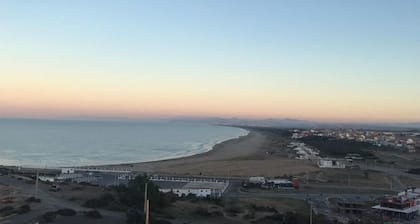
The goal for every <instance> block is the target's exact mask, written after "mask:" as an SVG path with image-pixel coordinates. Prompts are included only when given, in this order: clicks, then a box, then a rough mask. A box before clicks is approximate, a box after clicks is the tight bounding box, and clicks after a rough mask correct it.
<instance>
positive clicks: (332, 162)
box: [318, 158, 346, 169]
mask: <svg viewBox="0 0 420 224" xmlns="http://www.w3.org/2000/svg"><path fill="white" fill-rule="evenodd" d="M318 166H319V168H336V169H343V168H346V164H345V162H344V160H343V159H335V158H320V159H319V160H318Z"/></svg>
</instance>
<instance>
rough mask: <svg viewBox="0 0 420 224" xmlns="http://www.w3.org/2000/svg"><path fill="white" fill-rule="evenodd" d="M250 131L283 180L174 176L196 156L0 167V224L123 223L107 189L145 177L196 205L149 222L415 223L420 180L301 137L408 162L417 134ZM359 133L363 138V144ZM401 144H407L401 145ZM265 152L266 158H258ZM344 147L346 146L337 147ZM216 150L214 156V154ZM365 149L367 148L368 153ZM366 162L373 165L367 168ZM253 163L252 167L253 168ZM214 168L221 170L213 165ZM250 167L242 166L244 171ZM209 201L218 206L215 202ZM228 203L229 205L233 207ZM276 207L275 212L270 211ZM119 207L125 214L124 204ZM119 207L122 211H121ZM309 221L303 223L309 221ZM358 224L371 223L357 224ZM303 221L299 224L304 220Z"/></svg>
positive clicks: (235, 174)
mask: <svg viewBox="0 0 420 224" xmlns="http://www.w3.org/2000/svg"><path fill="white" fill-rule="evenodd" d="M248 129H249V130H250V135H249V136H254V137H251V139H252V138H257V137H256V136H258V139H259V138H260V137H261V136H264V142H265V143H264V144H263V145H265V147H263V148H261V149H260V150H258V151H255V152H254V153H257V154H255V158H261V156H264V158H262V159H260V160H261V162H263V163H266V165H265V166H266V167H269V163H270V162H272V161H274V163H275V164H276V166H277V167H278V169H279V170H278V171H282V170H283V171H286V172H282V173H283V174H282V175H280V174H281V173H280V172H278V173H277V175H270V172H264V171H263V170H260V171H258V172H259V173H256V172H249V174H248V175H243V172H239V171H237V170H235V169H234V168H235V167H231V168H229V167H225V169H226V170H225V171H226V173H225V174H224V175H220V174H216V175H215V174H211V173H208V172H206V170H197V171H193V170H180V169H177V168H175V167H176V164H177V163H178V162H180V163H181V164H183V167H184V166H185V165H187V164H188V163H189V161H190V160H191V162H192V161H193V159H194V160H197V161H201V160H200V157H197V158H194V157H192V158H191V159H189V160H187V159H178V160H169V161H162V162H155V163H156V165H155V166H152V164H148V163H146V164H138V165H131V166H103V167H101V166H91V167H64V168H55V169H54V168H51V169H41V170H40V169H31V168H25V167H3V168H2V169H1V170H2V176H0V187H1V191H0V192H2V195H0V196H1V197H0V199H1V200H2V203H4V205H7V206H5V207H3V208H0V211H1V212H0V216H1V218H0V223H3V222H4V223H8V222H6V220H12V223H13V220H27V219H28V217H30V218H31V220H34V221H28V222H25V223H46V222H53V223H66V222H61V221H60V220H84V219H88V220H91V221H92V220H93V221H94V220H96V219H95V218H93V219H92V218H89V217H88V216H86V215H83V214H97V213H99V214H101V217H102V216H103V217H104V218H105V219H107V218H106V217H110V220H113V223H120V222H121V223H122V222H125V221H124V220H126V219H127V217H128V219H129V220H131V219H132V214H131V213H130V214H131V215H127V214H128V213H127V214H126V213H118V212H117V213H115V212H116V211H115V210H114V209H113V208H111V207H109V206H110V205H111V204H114V203H117V204H119V203H121V202H120V201H119V200H122V199H118V197H120V196H118V195H119V194H120V193H118V194H116V192H115V193H113V192H114V190H112V189H118V188H115V187H117V186H121V185H125V186H130V185H131V184H132V182H133V181H136V180H138V178H139V176H140V177H141V176H143V177H145V178H147V179H148V181H150V183H153V185H154V186H156V189H159V191H160V192H161V195H162V196H161V197H164V198H165V197H169V196H168V195H173V197H174V198H173V199H171V200H172V202H171V203H175V204H177V205H178V206H184V207H183V208H184V209H186V210H188V209H187V208H189V209H192V208H190V206H191V203H192V204H195V203H200V204H201V207H200V209H201V211H200V212H198V211H196V209H192V210H191V211H189V212H190V213H191V214H192V215H188V216H186V217H183V218H172V219H167V218H166V219H165V218H157V219H156V220H155V222H156V223H160V222H161V223H185V222H188V220H191V217H193V219H194V220H197V219H198V220H201V219H202V218H205V217H211V219H213V221H214V220H218V222H221V223H230V222H232V221H235V222H237V223H248V222H249V223H253V222H261V223H274V222H268V221H264V220H267V219H274V218H275V217H279V214H282V213H284V212H288V211H291V210H289V209H292V207H293V206H301V207H302V208H304V209H303V210H302V212H303V211H304V213H303V214H305V216H306V215H307V216H306V217H307V218H308V219H311V220H313V223H330V222H331V223H386V222H388V223H394V222H395V223H407V224H409V223H413V222H416V221H419V220H420V219H419V212H420V189H419V188H417V187H418V186H420V185H419V184H420V175H417V174H413V173H409V172H407V170H403V169H401V168H399V164H398V163H399V161H393V167H392V168H390V167H389V164H391V163H389V161H386V160H385V159H384V158H385V157H375V159H373V158H370V157H372V156H370V157H366V156H365V155H364V154H363V153H366V152H365V151H360V150H359V149H358V148H355V153H346V154H345V155H344V154H340V155H342V156H341V157H340V156H335V157H333V156H332V155H329V154H325V153H324V152H323V148H317V147H314V146H313V145H310V144H307V143H304V142H311V141H312V139H310V140H311V141H306V140H305V139H307V138H312V137H316V138H321V140H325V139H323V137H328V138H333V139H336V138H337V139H340V140H345V141H346V142H347V141H351V142H353V141H354V142H357V141H360V142H366V143H368V144H369V145H370V144H372V145H374V147H375V148H374V149H373V151H371V153H373V154H375V153H376V152H379V153H380V152H381V151H383V150H384V149H382V147H383V146H379V145H378V144H381V145H382V144H383V143H381V142H383V141H386V142H394V143H395V142H399V143H398V144H402V147H400V148H399V146H397V145H396V146H395V148H391V149H387V150H392V151H391V152H389V153H392V154H393V155H394V153H398V154H399V155H400V156H404V155H411V157H412V158H418V157H416V156H418V155H417V152H409V151H408V150H402V149H401V148H403V147H406V146H407V145H408V146H414V147H417V145H416V144H417V143H418V135H417V134H416V133H395V132H373V131H353V130H348V131H345V130H339V131H338V130H337V131H334V130H294V129H293V130H287V129H286V130H284V129H283V130H282V129H272V128H248ZM362 135H363V136H365V138H363V137H361V136H362ZM249 136H247V137H243V138H242V140H240V141H241V142H238V141H239V140H232V143H230V144H229V145H228V146H225V148H223V149H224V150H226V149H232V150H233V149H234V148H231V147H233V146H234V145H236V146H237V145H238V144H239V145H240V144H242V142H245V143H246V144H247V145H248V144H249V143H250V142H247V141H250V137H249ZM286 136H288V137H286ZM362 139H366V140H362ZM371 139H373V140H374V141H372V140H371ZM252 141H255V140H252ZM279 141H280V142H279ZM331 141H335V140H331ZM403 141H405V142H406V144H403V143H402V142H403ZM315 142H316V141H315ZM412 142H413V143H412ZM407 143H408V144H407ZM258 144H261V143H258ZM273 144H275V147H272V146H273ZM332 144H335V143H334V142H333V143H332ZM269 146H270V150H268V151H266V150H267V147H269ZM343 147H345V146H344V145H343ZM215 150H216V151H215V152H217V149H215ZM219 150H220V149H219ZM369 150H372V149H370V148H369ZM375 150H377V151H375ZM394 151H395V152H394ZM361 152H362V153H361ZM210 153H211V152H210ZM223 153H224V152H223ZM259 153H261V155H260V154H259ZM375 155H376V154H375ZM378 155H380V154H378ZM202 156H203V157H205V158H207V159H210V158H211V157H207V156H206V155H202ZM232 158H235V157H232ZM231 160H232V159H231ZM232 161H234V160H232ZM236 161H237V162H236V163H237V164H238V166H237V167H236V168H238V167H240V166H241V165H240V163H242V160H241V159H236ZM286 161H288V162H290V163H293V164H294V166H295V167H297V168H298V167H299V166H301V167H308V168H307V169H306V168H305V169H303V168H302V171H303V172H301V171H300V172H293V171H289V170H287V169H286V167H284V166H282V163H285V162H286ZM293 161H295V162H293ZM372 161H375V164H373V162H372ZM215 162H216V161H215ZM255 163H258V161H257V160H255ZM408 163H409V162H408ZM164 164H167V165H164ZM217 164H219V165H220V164H222V163H221V162H220V161H217ZM162 166H165V167H168V166H171V167H174V169H173V170H174V171H176V173H175V172H174V171H172V172H171V171H170V170H167V169H166V171H165V172H162V169H163V168H162ZM153 167H155V168H157V169H155V168H153ZM282 167H283V168H282ZM146 168H147V169H146ZM184 168H185V167H184ZM244 168H245V167H244ZM250 168H251V167H247V169H250ZM305 170H306V171H305ZM191 171H192V172H193V173H191ZM256 174H259V175H256ZM75 189H78V190H75ZM12 192H14V193H12ZM104 195H108V196H106V197H108V198H107V199H106V198H103V197H105V196H104ZM112 195H114V196H112ZM164 195H165V196H164ZM34 197H35V198H36V200H38V198H39V200H41V201H47V202H48V203H50V202H51V201H53V200H60V201H62V203H60V204H62V205H64V206H62V208H61V209H69V208H71V209H72V210H74V211H75V213H72V214H73V215H72V217H67V218H65V217H66V216H65V215H64V216H63V215H60V212H56V213H54V214H53V215H52V214H51V213H48V212H47V213H45V212H46V211H48V210H49V209H48V207H49V205H48V203H47V204H46V205H45V204H44V202H41V203H36V202H30V201H28V200H34V199H28V198H34ZM101 198H102V199H101ZM249 198H254V199H255V200H257V201H259V203H258V204H257V205H252V206H254V208H253V209H250V207H249V206H250V205H249V202H248V201H247V200H248V199H249ZM107 200H109V202H108V201H107ZM285 200H286V201H289V202H286V201H285ZM212 201H221V202H217V203H219V204H217V203H216V204H213V202H212ZM233 201H235V202H233ZM276 201H277V202H276ZM281 201H285V202H281ZM291 202H293V204H294V205H293V206H292V207H290V208H288V206H291V205H288V206H286V207H284V206H285V205H284V203H286V204H289V203H291ZM226 203H227V204H226ZM231 203H234V205H232V204H231ZM279 203H280V204H279ZM43 204H44V205H43ZM267 204H270V205H271V207H270V206H268V207H265V209H263V210H261V211H260V210H259V209H257V210H255V206H257V208H258V207H263V206H267ZM279 205H282V206H283V207H282V208H280V207H277V206H279ZM22 206H25V207H24V208H26V210H28V206H30V210H28V211H26V210H25V212H23V211H21V210H22V209H23V207H22ZM120 206H121V207H126V205H123V204H121V205H120ZM185 206H186V207H185ZM226 206H227V207H226ZM231 206H234V207H235V211H231V210H232V209H233V208H230V207H231ZM308 206H309V207H308ZM5 208H8V209H9V210H7V209H5ZM126 208H127V209H129V207H126ZM43 211H45V212H43ZM57 211H58V210H57ZM127 211H128V210H127ZM162 211H165V212H166V213H169V214H172V213H173V212H177V206H175V207H173V205H171V206H169V207H166V208H165V209H164V210H162ZM61 212H62V211H61ZM197 212H198V213H197ZM201 213H203V214H201ZM200 214H201V215H200ZM206 214H208V215H206ZM61 216H63V217H61ZM73 216H74V217H73ZM135 216H136V215H135ZM152 216H153V217H155V218H156V217H162V214H159V212H157V213H156V211H154V212H153V213H152ZM60 217H61V218H60ZM83 217H86V218H83ZM130 217H131V218H130ZM136 217H137V216H136ZM141 217H143V216H142V215H141V214H139V216H138V217H137V218H138V219H142V218H141ZM200 217H201V218H200ZM282 217H283V216H282ZM362 217H363V218H362ZM307 218H304V219H305V220H307ZM101 220H102V221H103V219H98V221H97V222H98V223H101V222H102V221H101ZM317 220H318V221H317ZM320 220H323V221H320ZM366 220H370V221H369V222H364V221H366ZM375 221H376V222H375ZM9 222H10V221H9ZM302 223H306V221H304V222H302Z"/></svg>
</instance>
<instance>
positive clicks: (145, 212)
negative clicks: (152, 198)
mask: <svg viewBox="0 0 420 224" xmlns="http://www.w3.org/2000/svg"><path fill="white" fill-rule="evenodd" d="M147 203H148V199H147V182H146V184H145V186H144V214H145V215H146V216H147V213H148V212H147V206H148V205H147ZM146 224H147V223H146Z"/></svg>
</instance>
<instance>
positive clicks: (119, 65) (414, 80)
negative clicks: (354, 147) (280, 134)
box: [0, 0, 420, 122]
mask: <svg viewBox="0 0 420 224" xmlns="http://www.w3.org/2000/svg"><path fill="white" fill-rule="evenodd" d="M179 116H183V117H185V116H192V117H208V116H211V117H239V118H252V119H259V118H293V119H305V120H314V121H327V122H329V121H332V122H335V121H340V122H418V121H420V0H405V1H400V0H395V1H393V0H377V1H374V0H352V1H350V0H343V1H335V0H334V1H323V0H317V1H312V0H307V1H302V0H294V1H292V0H290V1H282V0H276V1H269V0H262V1H247V0H208V1H206V0H200V1H197V0H189V1H188V0H167V1H163V0H156V1H141V0H136V1H128V0H122V1H108V0H89V1H85V0H72V1H56V0H43V1H34V0H33V1H32V0H30V1H24V0H1V1H0V117H30V118H70V117H81V118H82V117H100V118H107V117H114V118H115V117H121V118H134V119H137V118H170V117H179Z"/></svg>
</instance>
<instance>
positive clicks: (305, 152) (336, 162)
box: [287, 142, 353, 169]
mask: <svg viewBox="0 0 420 224" xmlns="http://www.w3.org/2000/svg"><path fill="white" fill-rule="evenodd" d="M287 147H288V148H291V149H292V150H293V151H294V152H295V154H296V157H295V159H299V160H310V161H313V162H314V163H316V164H317V165H318V167H320V168H341V169H342V168H346V160H345V159H339V158H322V157H321V156H319V150H317V149H313V148H310V147H309V146H307V145H306V144H305V143H302V142H291V143H290V144H289V145H288V146H287ZM351 158H353V157H351ZM351 158H350V157H349V158H346V159H351Z"/></svg>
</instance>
